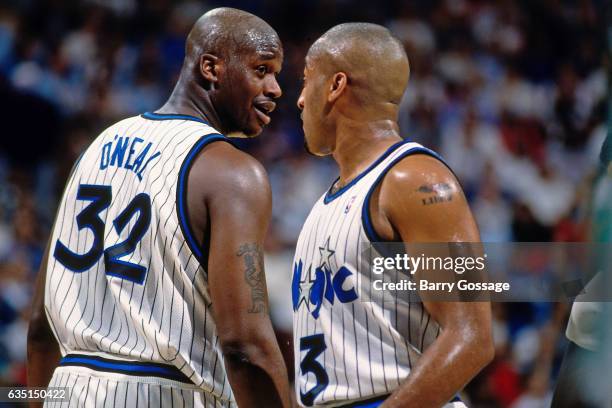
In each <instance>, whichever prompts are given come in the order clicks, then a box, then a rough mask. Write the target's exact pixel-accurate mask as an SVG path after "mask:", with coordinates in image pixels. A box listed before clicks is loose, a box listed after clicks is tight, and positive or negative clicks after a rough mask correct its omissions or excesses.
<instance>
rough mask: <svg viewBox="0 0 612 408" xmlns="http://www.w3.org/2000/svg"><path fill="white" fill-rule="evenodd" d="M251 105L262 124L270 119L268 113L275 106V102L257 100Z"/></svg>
mask: <svg viewBox="0 0 612 408" xmlns="http://www.w3.org/2000/svg"><path fill="white" fill-rule="evenodd" d="M253 107H254V108H255V113H256V114H257V118H258V119H259V121H260V122H261V123H263V124H264V125H267V124H269V123H270V121H271V120H272V119H270V116H269V114H270V112H272V111H273V110H274V109H275V108H276V103H275V102H272V101H257V102H255V103H253Z"/></svg>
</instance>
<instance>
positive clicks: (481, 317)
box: [298, 23, 493, 408]
mask: <svg viewBox="0 0 612 408" xmlns="http://www.w3.org/2000/svg"><path fill="white" fill-rule="evenodd" d="M408 76H409V64H408V59H407V57H406V54H405V51H404V49H403V47H402V46H401V44H400V43H399V42H398V41H397V39H395V38H394V37H393V36H392V35H391V34H390V33H389V31H388V30H387V29H385V28H384V27H381V26H377V25H374V24H366V23H349V24H341V25H339V26H336V27H334V28H332V29H331V30H329V31H328V32H327V33H325V34H324V35H323V36H322V37H321V38H319V39H318V40H317V41H316V42H315V43H314V44H313V45H312V47H311V48H310V50H309V52H308V55H307V57H306V67H305V69H304V87H303V89H302V93H301V95H300V97H299V99H298V108H299V109H300V110H302V120H303V127H304V133H305V138H306V145H307V148H308V150H309V151H310V152H311V153H313V154H315V155H320V156H324V155H328V154H331V155H332V156H333V158H334V160H335V161H336V162H337V163H338V166H339V169H340V178H339V180H338V182H337V184H336V185H335V186H334V187H335V188H336V189H337V188H340V187H342V186H344V185H346V184H348V183H349V182H350V181H351V180H353V179H354V178H355V177H356V176H357V175H359V174H360V173H361V172H363V171H364V170H365V169H367V168H368V167H369V166H370V165H371V164H372V163H373V162H374V161H375V160H376V159H377V158H378V157H380V155H381V154H382V153H383V152H385V151H386V150H387V149H388V148H389V147H390V146H392V145H393V144H395V143H397V142H398V141H400V140H401V137H400V135H399V126H398V124H397V118H398V111H399V102H400V100H401V97H402V95H403V93H404V90H405V88H406V85H407V82H408ZM442 187H443V188H442ZM449 197H450V198H451V199H449ZM370 214H371V218H372V222H373V226H374V229H375V230H376V232H377V234H378V235H379V236H380V237H381V238H383V239H386V240H392V241H401V242H406V243H407V244H410V243H427V242H442V243H444V242H479V241H480V237H479V233H478V229H477V227H476V223H475V222H474V219H473V217H472V214H471V212H470V209H469V207H468V205H467V202H466V200H465V197H464V195H463V192H462V190H461V187H460V185H459V183H458V182H457V180H456V179H455V177H454V175H453V174H452V172H451V171H450V170H449V169H448V168H447V167H446V166H445V165H444V164H442V163H441V162H440V161H438V160H436V159H434V158H432V157H429V156H425V155H419V154H417V155H411V156H408V157H406V158H404V159H403V160H401V161H400V162H399V163H398V164H396V165H395V166H394V167H393V168H392V169H391V170H390V171H389V172H388V173H387V175H386V176H385V178H384V179H383V181H382V183H381V184H380V185H379V186H378V187H377V188H376V189H375V191H374V194H373V195H372V198H371V201H370ZM424 306H425V308H426V309H427V311H428V312H429V314H430V315H431V316H432V317H433V318H434V319H435V320H436V321H437V322H438V323H439V324H440V326H441V332H440V336H439V337H438V338H437V339H436V340H435V341H434V342H433V343H432V344H431V345H430V347H429V348H428V349H427V350H426V351H425V352H424V353H423V354H422V356H421V358H420V359H419V361H418V362H417V363H416V364H415V365H414V366H413V367H412V369H411V372H410V374H409V376H408V378H407V379H406V380H405V381H404V382H403V383H402V384H401V385H400V386H399V387H398V388H397V389H396V390H395V391H394V392H393V393H392V395H391V396H390V397H389V398H388V399H387V400H386V401H385V402H384V403H383V404H382V405H381V407H385V408H391V407H440V406H442V405H444V404H445V403H446V402H448V401H450V400H451V399H452V398H453V397H454V396H455V394H456V393H457V392H459V391H460V390H461V389H462V388H463V387H464V386H465V384H467V382H469V381H470V379H472V378H473V377H474V376H475V375H476V374H477V373H478V372H479V371H480V370H481V369H482V368H483V367H484V366H485V365H486V364H487V363H489V362H490V361H491V359H492V358H493V342H492V337H491V311H490V304H489V303H488V302H471V303H470V302H427V301H425V302H424Z"/></svg>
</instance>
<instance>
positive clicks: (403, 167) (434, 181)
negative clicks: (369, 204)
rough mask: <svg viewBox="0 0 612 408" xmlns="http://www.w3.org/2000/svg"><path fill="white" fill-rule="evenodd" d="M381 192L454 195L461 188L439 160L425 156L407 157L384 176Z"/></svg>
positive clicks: (404, 194)
mask: <svg viewBox="0 0 612 408" xmlns="http://www.w3.org/2000/svg"><path fill="white" fill-rule="evenodd" d="M381 188H382V190H381V191H386V192H389V193H399V192H401V193H402V196H404V197H405V196H406V195H413V194H415V195H417V194H418V193H425V194H426V193H445V192H446V193H456V192H460V191H461V186H460V185H459V182H458V181H457V179H456V177H455V175H454V174H453V172H452V171H451V170H450V169H449V168H448V167H447V166H446V165H445V164H444V163H442V162H441V161H440V160H438V159H436V158H435V157H432V156H429V155H427V154H415V155H411V156H408V157H406V158H404V159H403V160H401V161H400V162H399V163H397V164H396V165H395V166H393V167H392V168H391V170H389V173H387V175H386V176H385V178H384V180H383V183H382V186H381Z"/></svg>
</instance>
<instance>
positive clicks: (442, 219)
mask: <svg viewBox="0 0 612 408" xmlns="http://www.w3.org/2000/svg"><path fill="white" fill-rule="evenodd" d="M380 208H381V210H382V211H383V213H384V215H385V217H386V218H387V219H388V221H389V222H390V224H391V225H392V226H393V227H394V229H396V230H399V231H400V233H401V232H402V231H404V233H403V234H402V235H409V236H403V237H402V238H404V239H405V240H407V239H421V240H425V241H428V240H441V241H442V240H445V241H451V240H453V241H454V240H455V239H459V240H477V238H478V232H477V228H476V224H475V222H474V219H473V217H472V214H471V212H470V209H469V206H468V203H467V200H466V198H465V195H464V194H463V190H462V188H461V185H460V184H459V181H458V180H457V178H456V177H455V175H454V174H453V172H452V171H451V170H450V169H449V168H448V167H447V166H446V165H445V164H444V163H442V162H441V161H440V160H438V159H436V158H435V157H432V156H429V155H425V154H415V155H411V156H408V157H406V158H405V159H403V160H401V161H400V162H399V163H397V164H396V165H395V166H393V168H392V169H391V170H389V172H388V173H387V175H386V176H385V178H384V180H383V182H382V183H381V189H380Z"/></svg>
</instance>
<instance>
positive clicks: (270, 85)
mask: <svg viewBox="0 0 612 408" xmlns="http://www.w3.org/2000/svg"><path fill="white" fill-rule="evenodd" d="M268 78H269V79H268V80H267V81H266V85H265V89H264V94H265V95H266V96H267V97H268V98H280V97H281V95H282V94H283V91H282V89H281V87H280V85H279V84H278V81H277V80H276V77H275V76H274V75H270V76H269V77H268Z"/></svg>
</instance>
